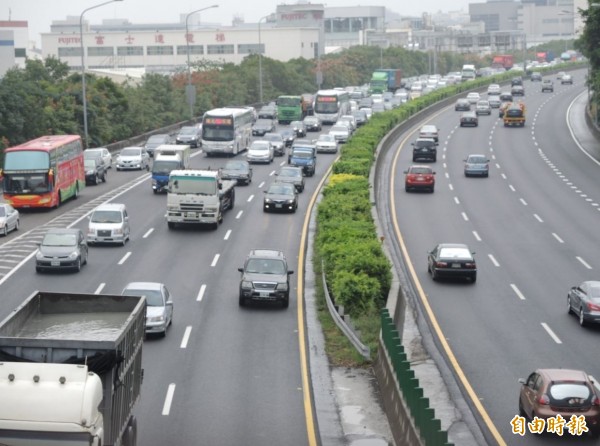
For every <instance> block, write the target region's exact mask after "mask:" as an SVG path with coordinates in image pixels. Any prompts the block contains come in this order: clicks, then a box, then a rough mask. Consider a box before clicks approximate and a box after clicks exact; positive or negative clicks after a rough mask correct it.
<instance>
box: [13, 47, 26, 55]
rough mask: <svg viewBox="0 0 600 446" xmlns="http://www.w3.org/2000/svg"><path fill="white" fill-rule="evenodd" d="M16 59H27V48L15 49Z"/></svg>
mask: <svg viewBox="0 0 600 446" xmlns="http://www.w3.org/2000/svg"><path fill="white" fill-rule="evenodd" d="M15 57H27V52H26V51H25V48H15Z"/></svg>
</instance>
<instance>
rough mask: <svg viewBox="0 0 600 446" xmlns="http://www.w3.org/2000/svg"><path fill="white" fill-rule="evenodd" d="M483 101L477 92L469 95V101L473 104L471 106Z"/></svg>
mask: <svg viewBox="0 0 600 446" xmlns="http://www.w3.org/2000/svg"><path fill="white" fill-rule="evenodd" d="M480 99H481V97H480V96H479V93H477V92H476V91H472V92H471V93H469V94H468V95H467V100H468V101H469V102H470V103H471V104H477V102H478V101H479V100H480Z"/></svg>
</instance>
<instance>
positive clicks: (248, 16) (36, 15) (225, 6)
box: [0, 0, 473, 46]
mask: <svg viewBox="0 0 600 446" xmlns="http://www.w3.org/2000/svg"><path fill="white" fill-rule="evenodd" d="M472 1H473V0H471V2H472ZM99 3H102V0H1V1H0V20H8V19H9V18H10V19H11V20H26V21H27V22H28V23H29V39H30V40H35V41H36V42H37V43H38V46H39V45H40V42H41V38H40V33H44V32H50V23H51V22H52V21H53V20H64V19H65V18H66V17H67V16H77V17H79V15H80V14H81V12H82V11H83V10H84V9H86V8H89V7H90V6H94V5H97V4H99ZM282 3H287V4H293V3H295V2H293V1H290V2H282V1H280V0H237V1H233V0H225V1H223V0H221V1H218V0H205V1H202V2H198V1H193V0H123V1H120V2H115V3H110V4H108V5H105V6H101V7H99V8H97V9H94V10H92V11H88V12H87V13H86V14H85V19H86V20H87V21H89V22H90V23H91V24H94V25H95V24H100V23H101V21H102V19H108V18H126V19H128V20H129V21H130V22H131V23H174V22H178V21H179V17H180V14H187V13H188V12H190V11H194V10H196V9H201V8H203V7H205V6H210V5H211V4H219V7H218V8H214V9H209V10H207V11H204V12H202V13H199V14H200V19H201V21H203V22H210V23H215V22H216V23H219V24H221V25H223V26H230V25H231V22H232V19H233V17H234V16H240V17H242V18H243V19H244V21H245V22H246V23H256V22H257V21H258V19H260V18H261V17H264V16H266V15H268V14H271V13H273V12H275V8H276V7H277V5H278V4H282ZM313 3H316V4H318V3H319V2H313ZM469 3H470V1H469V0H451V1H448V0H417V1H415V0H413V1H407V0H359V1H356V3H354V2H353V1H352V0H329V1H327V2H323V4H324V5H325V6H326V7H327V6H329V7H333V6H357V5H361V6H385V7H386V8H388V9H390V10H392V11H394V12H396V13H399V14H402V15H420V14H421V13H423V12H429V13H434V12H438V11H458V10H460V9H462V10H463V11H465V12H468V4H469Z"/></svg>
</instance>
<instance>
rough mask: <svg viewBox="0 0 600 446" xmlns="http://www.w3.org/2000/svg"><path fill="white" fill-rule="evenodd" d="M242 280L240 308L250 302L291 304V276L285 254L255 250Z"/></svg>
mask: <svg viewBox="0 0 600 446" xmlns="http://www.w3.org/2000/svg"><path fill="white" fill-rule="evenodd" d="M238 271H239V272H240V273H242V277H241V278H240V294H239V304H240V307H243V306H244V305H246V303H247V302H248V301H262V302H280V303H281V305H282V306H283V307H284V308H287V307H288V306H289V304H290V279H289V277H290V274H294V271H292V270H289V269H288V264H287V260H286V258H285V256H284V255H283V252H281V251H276V250H272V249H254V250H252V251H250V254H249V255H248V257H247V258H246V261H245V262H244V266H243V267H242V268H238Z"/></svg>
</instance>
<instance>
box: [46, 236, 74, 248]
mask: <svg viewBox="0 0 600 446" xmlns="http://www.w3.org/2000/svg"><path fill="white" fill-rule="evenodd" d="M76 244H77V237H76V236H75V234H46V235H45V236H44V240H43V241H42V245H44V246H74V245H76Z"/></svg>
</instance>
